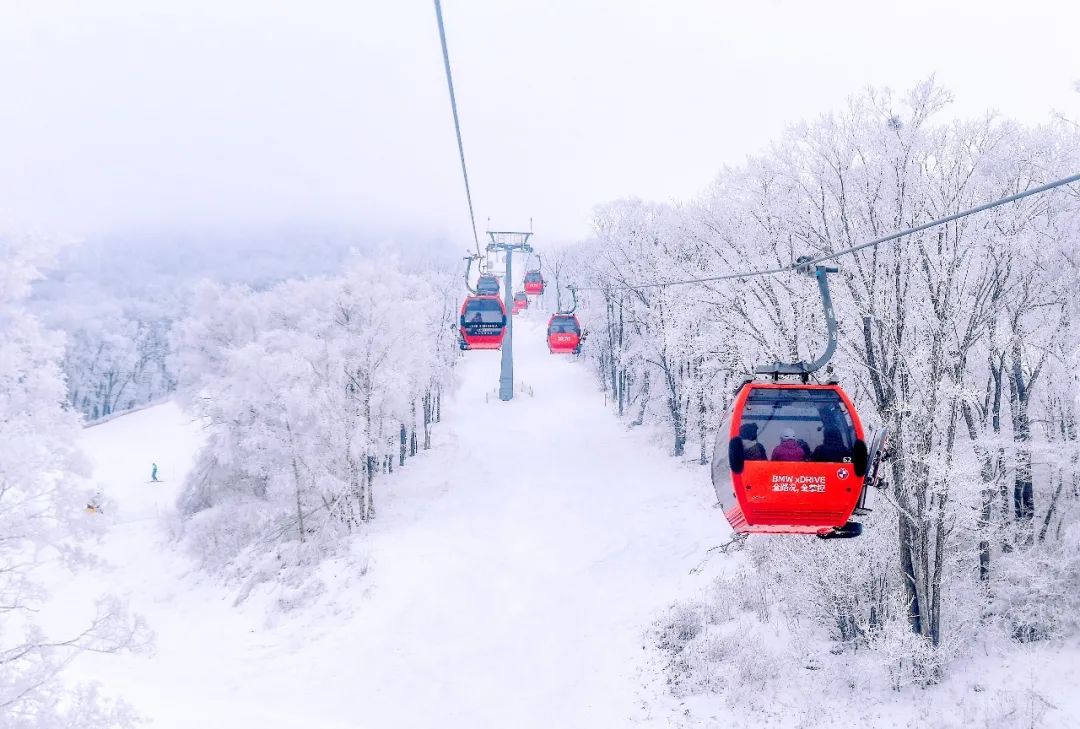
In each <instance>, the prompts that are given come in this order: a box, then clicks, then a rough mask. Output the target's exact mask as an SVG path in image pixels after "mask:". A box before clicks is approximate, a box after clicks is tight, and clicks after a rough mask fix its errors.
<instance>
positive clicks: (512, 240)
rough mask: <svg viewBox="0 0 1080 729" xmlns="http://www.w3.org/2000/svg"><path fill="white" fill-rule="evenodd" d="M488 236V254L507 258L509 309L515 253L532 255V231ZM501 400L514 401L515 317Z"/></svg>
mask: <svg viewBox="0 0 1080 729" xmlns="http://www.w3.org/2000/svg"><path fill="white" fill-rule="evenodd" d="M487 234H488V237H489V238H491V242H490V243H488V246H487V250H488V253H494V252H495V251H502V252H503V254H504V255H505V256H506V280H505V282H504V287H505V290H506V294H505V295H504V298H503V302H504V304H505V305H506V307H507V309H509V307H510V303H511V302H512V301H513V300H514V291H513V285H514V284H513V279H514V268H513V260H514V251H521V252H522V253H532V246H531V245H529V238H531V237H532V231H529V232H528V233H522V232H519V231H505V230H489V231H488V232H487ZM499 399H500V400H503V401H506V400H513V399H514V317H513V316H508V317H507V322H506V336H505V337H503V345H502V369H501V370H500V372H499Z"/></svg>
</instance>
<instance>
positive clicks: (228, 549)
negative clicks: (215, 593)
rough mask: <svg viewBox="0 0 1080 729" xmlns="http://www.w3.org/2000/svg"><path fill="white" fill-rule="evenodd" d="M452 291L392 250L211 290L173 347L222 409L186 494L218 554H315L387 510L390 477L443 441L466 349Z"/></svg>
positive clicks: (206, 402) (304, 557) (195, 532)
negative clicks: (380, 491) (385, 479)
mask: <svg viewBox="0 0 1080 729" xmlns="http://www.w3.org/2000/svg"><path fill="white" fill-rule="evenodd" d="M452 291H453V289H452V287H451V286H450V285H449V283H448V280H447V279H446V277H444V276H442V275H439V274H423V275H417V274H405V273H402V272H401V271H399V270H398V269H397V265H396V262H395V261H393V260H392V259H388V260H381V261H379V262H377V263H373V262H367V261H362V260H356V261H354V262H353V263H352V264H351V265H350V266H349V268H348V270H347V271H346V272H345V273H344V274H343V275H342V276H339V277H336V278H317V279H309V280H304V281H289V282H285V283H282V284H279V285H277V286H275V287H273V288H271V289H269V290H267V291H264V292H252V291H250V290H247V289H244V288H240V287H233V288H222V287H220V286H217V285H212V284H207V285H206V286H204V287H203V289H201V290H200V292H199V295H198V298H197V301H196V302H195V305H194V307H193V310H192V315H191V316H190V317H189V318H188V319H186V320H184V321H182V322H181V323H180V324H178V326H177V328H176V335H175V336H176V340H175V351H176V353H177V354H176V356H175V359H174V362H175V367H176V371H177V372H178V374H179V378H180V381H181V382H182V383H183V386H184V387H183V391H182V395H183V398H184V401H185V403H186V405H187V406H188V407H189V408H190V409H191V410H192V411H193V412H194V413H196V414H197V415H199V416H200V417H202V418H204V419H205V421H206V422H207V423H208V429H209V437H208V440H207V444H206V446H205V448H204V449H203V451H202V453H201V454H200V456H199V459H198V462H197V464H196V467H195V468H194V469H193V471H192V474H191V475H190V477H189V479H188V481H187V483H186V484H185V487H184V491H183V493H182V496H181V504H180V506H181V511H182V512H183V513H184V514H185V515H186V517H187V527H186V530H185V531H186V533H187V534H188V538H189V540H190V541H191V543H192V544H194V545H195V548H196V550H197V551H198V552H199V553H200V555H201V556H202V557H203V558H204V559H205V560H206V561H207V562H208V563H209V564H212V565H225V564H229V565H231V566H232V567H234V568H237V569H239V570H240V571H247V570H248V567H249V566H250V563H249V562H248V561H246V560H241V562H242V564H240V563H237V562H236V558H237V557H238V556H240V555H246V558H250V559H252V560H255V562H256V563H257V562H258V561H259V560H261V559H263V557H264V556H265V555H266V554H282V553H285V552H288V554H289V559H290V560H291V562H290V563H292V564H296V563H306V562H307V561H310V560H313V559H318V558H319V557H320V556H322V555H323V554H324V553H325V552H326V551H327V550H328V549H330V548H332V546H333V545H334V544H335V543H336V541H337V540H338V538H339V537H340V536H342V535H344V534H348V533H349V532H351V531H353V530H355V529H356V528H358V527H359V526H361V525H362V524H363V523H364V522H366V521H368V520H369V519H371V518H373V517H374V516H375V513H376V506H377V499H376V489H375V485H376V480H377V479H378V478H379V477H380V476H381V475H382V474H384V473H388V472H390V471H392V470H393V469H394V468H395V467H401V466H403V465H405V462H406V459H407V458H408V457H409V456H411V455H415V454H416V452H417V451H418V450H420V449H427V448H429V447H430V446H431V438H430V429H431V426H432V423H433V422H434V421H435V420H437V419H438V411H439V400H440V398H441V394H442V392H443V390H444V388H445V387H446V385H447V384H448V382H449V377H450V371H451V367H452V365H453V363H454V361H455V360H456V350H455V342H454V340H453V337H452V336H451V331H450V329H451V325H452V323H453V320H454V317H455V314H456V312H455V310H454V308H453V304H452V302H451V300H450V297H451V295H452V293H451V292H452ZM254 574H255V575H256V576H257V579H263V578H265V577H267V576H268V575H267V573H266V571H265V570H263V569H261V568H260V569H255V570H254Z"/></svg>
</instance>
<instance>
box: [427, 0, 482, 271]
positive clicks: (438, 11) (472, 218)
mask: <svg viewBox="0 0 1080 729" xmlns="http://www.w3.org/2000/svg"><path fill="white" fill-rule="evenodd" d="M435 19H436V20H437V21H439V41H440V42H441V43H442V56H443V65H444V66H445V67H446V86H447V87H448V88H449V89H450V110H451V111H453V112H454V133H455V134H457V146H458V155H459V156H460V157H461V176H462V177H463V178H465V199H466V200H467V201H468V203H469V222H471V223H472V237H473V242H474V243H476V255H478V256H479V255H482V254H481V253H480V237H479V236H478V235H477V234H476V215H475V214H474V213H473V204H472V191H471V190H470V189H469V171H468V169H467V168H466V167H465V145H464V144H463V143H462V141H461V122H459V121H458V112H457V97H455V96H454V78H453V76H452V75H451V74H450V53H449V51H447V50H446V29H445V28H444V27H443V18H442V5H441V4H440V3H439V0H435Z"/></svg>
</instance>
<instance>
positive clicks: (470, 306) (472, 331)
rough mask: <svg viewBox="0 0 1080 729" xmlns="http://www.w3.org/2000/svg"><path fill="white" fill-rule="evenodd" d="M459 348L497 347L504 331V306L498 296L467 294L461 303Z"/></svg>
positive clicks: (500, 344) (499, 345) (500, 345)
mask: <svg viewBox="0 0 1080 729" xmlns="http://www.w3.org/2000/svg"><path fill="white" fill-rule="evenodd" d="M460 333H461V338H460V340H459V343H460V346H461V349H499V348H501V347H502V341H503V335H504V334H505V333H506V307H505V306H503V302H502V299H500V298H499V297H498V296H469V297H466V299H465V303H464V304H462V305H461V322H460Z"/></svg>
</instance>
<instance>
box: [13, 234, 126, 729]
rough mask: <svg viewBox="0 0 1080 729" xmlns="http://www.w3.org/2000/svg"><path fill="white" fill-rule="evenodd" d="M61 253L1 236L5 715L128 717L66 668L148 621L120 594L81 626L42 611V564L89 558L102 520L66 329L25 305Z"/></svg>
mask: <svg viewBox="0 0 1080 729" xmlns="http://www.w3.org/2000/svg"><path fill="white" fill-rule="evenodd" d="M53 253H54V246H53V245H51V244H50V243H49V242H48V241H43V240H38V239H25V238H4V237H2V236H0V444H2V447H0V717H2V722H0V723H2V724H3V725H4V726H5V727H12V728H13V729H22V728H23V727H26V728H27V729H29V728H31V727H33V728H34V729H45V728H47V727H105V726H126V725H129V724H130V720H131V716H130V713H129V712H128V711H127V710H125V709H124V707H123V706H118V705H109V704H107V703H103V702H102V701H100V700H99V699H98V697H97V693H96V691H94V690H91V689H81V690H77V691H74V692H72V691H70V690H69V689H67V688H65V687H64V686H63V685H62V683H61V680H60V674H61V671H62V670H63V668H64V666H65V665H67V664H68V663H69V662H70V661H71V660H72V658H74V657H75V656H76V655H78V654H79V653H80V652H82V651H116V650H121V649H123V648H124V647H128V646H132V645H134V644H135V643H136V642H138V641H137V636H138V634H139V632H140V626H139V625H138V623H136V622H133V621H131V620H130V619H129V618H128V617H127V616H126V614H125V611H124V608H123V606H122V605H121V604H120V603H118V602H116V601H114V600H106V601H103V602H101V603H100V604H99V605H98V611H97V614H96V615H95V617H94V618H93V620H92V622H91V623H90V624H89V625H88V626H87V627H86V628H85V630H84V631H83V632H81V633H79V634H78V635H70V636H55V635H49V634H47V633H46V631H45V630H43V629H42V627H41V626H40V625H39V623H38V621H37V619H36V613H37V612H38V609H39V607H40V606H41V605H42V604H43V603H44V601H45V600H46V598H47V594H46V591H45V589H44V587H43V581H42V579H41V575H40V570H41V569H42V566H43V564H44V563H45V562H47V561H49V560H52V561H57V560H59V561H61V562H65V563H67V564H68V565H78V564H79V563H80V561H81V560H82V559H83V558H82V555H81V553H80V551H79V550H78V548H77V542H78V539H79V538H80V537H81V536H86V535H88V534H89V533H90V530H91V526H90V522H89V521H88V520H87V519H86V518H85V516H86V515H85V514H84V513H83V507H84V505H85V503H86V500H85V496H86V493H85V492H86V489H85V487H84V485H83V482H82V478H81V477H80V476H79V473H80V472H81V471H82V470H83V468H82V464H81V460H80V456H79V453H78V452H77V451H76V450H75V448H74V445H73V444H74V442H75V439H76V434H77V432H78V429H79V416H78V414H76V413H75V412H73V411H71V410H70V409H68V408H66V407H65V406H64V402H65V399H66V397H65V395H66V390H65V386H64V379H63V376H62V374H61V370H60V366H59V362H60V359H61V357H62V354H63V340H62V337H60V336H59V335H57V334H55V333H52V332H49V331H47V330H45V329H44V328H43V327H42V326H41V325H40V324H39V323H38V321H37V320H36V319H35V318H34V317H33V316H31V315H30V314H28V313H27V311H26V310H25V308H24V306H23V302H24V300H25V299H26V297H27V295H28V293H29V287H30V283H31V282H32V281H33V280H34V279H36V278H37V277H38V276H39V273H38V271H39V269H40V267H41V266H43V265H46V264H47V263H48V262H49V261H50V260H51V258H52V256H53ZM139 640H141V638H139Z"/></svg>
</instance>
